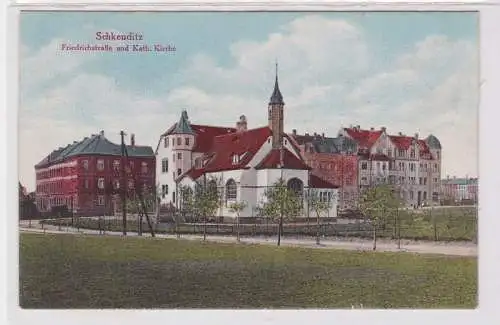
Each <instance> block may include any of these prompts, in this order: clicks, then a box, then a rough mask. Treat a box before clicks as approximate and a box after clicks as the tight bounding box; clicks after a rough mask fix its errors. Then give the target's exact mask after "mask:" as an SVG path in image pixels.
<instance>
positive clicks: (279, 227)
mask: <svg viewBox="0 0 500 325" xmlns="http://www.w3.org/2000/svg"><path fill="white" fill-rule="evenodd" d="M282 224H283V216H280V220H279V222H278V246H279V245H280V244H281V226H282Z"/></svg>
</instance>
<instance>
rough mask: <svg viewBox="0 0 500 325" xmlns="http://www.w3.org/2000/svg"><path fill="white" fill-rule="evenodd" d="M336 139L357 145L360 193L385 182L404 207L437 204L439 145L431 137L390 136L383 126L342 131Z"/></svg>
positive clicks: (358, 127) (439, 165)
mask: <svg viewBox="0 0 500 325" xmlns="http://www.w3.org/2000/svg"><path fill="white" fill-rule="evenodd" d="M339 136H344V137H348V138H350V139H352V140H354V141H355V142H356V143H357V145H358V147H357V149H358V156H359V167H358V171H359V175H358V180H359V188H360V191H362V190H363V189H364V188H368V187H370V186H373V185H374V184H380V183H386V184H391V185H392V186H394V187H395V188H396V189H397V190H398V192H399V193H400V195H401V197H402V198H403V200H404V201H405V202H406V203H407V204H408V205H412V206H420V205H422V204H431V203H433V204H435V203H437V202H438V197H439V186H440V184H439V183H440V181H439V180H440V178H441V177H440V176H441V144H440V142H439V140H438V139H437V138H436V137H435V136H433V135H429V136H428V137H427V138H425V139H420V138H419V136H418V134H415V135H414V136H413V137H411V136H406V135H403V134H402V133H399V134H398V135H390V134H388V133H387V130H386V128H385V127H382V128H380V129H379V130H375V129H374V128H370V129H369V130H363V129H361V128H360V126H351V127H349V128H342V129H341V130H340V131H339Z"/></svg>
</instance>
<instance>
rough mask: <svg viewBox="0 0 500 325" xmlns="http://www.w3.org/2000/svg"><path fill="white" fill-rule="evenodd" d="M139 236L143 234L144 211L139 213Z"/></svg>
mask: <svg viewBox="0 0 500 325" xmlns="http://www.w3.org/2000/svg"><path fill="white" fill-rule="evenodd" d="M138 235H139V236H142V213H139V234H138Z"/></svg>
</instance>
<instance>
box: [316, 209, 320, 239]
mask: <svg viewBox="0 0 500 325" xmlns="http://www.w3.org/2000/svg"><path fill="white" fill-rule="evenodd" d="M316 215H317V218H316V226H317V228H316V245H319V237H320V224H319V212H318V211H316Z"/></svg>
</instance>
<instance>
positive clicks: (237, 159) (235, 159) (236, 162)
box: [233, 154, 240, 165]
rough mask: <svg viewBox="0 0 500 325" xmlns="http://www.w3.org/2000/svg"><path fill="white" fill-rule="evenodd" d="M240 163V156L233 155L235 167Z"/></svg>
mask: <svg viewBox="0 0 500 325" xmlns="http://www.w3.org/2000/svg"><path fill="white" fill-rule="evenodd" d="M239 162H240V156H238V154H233V165H237V164H239Z"/></svg>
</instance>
